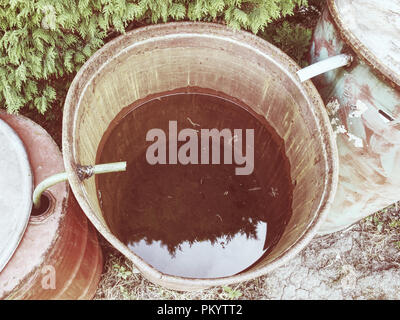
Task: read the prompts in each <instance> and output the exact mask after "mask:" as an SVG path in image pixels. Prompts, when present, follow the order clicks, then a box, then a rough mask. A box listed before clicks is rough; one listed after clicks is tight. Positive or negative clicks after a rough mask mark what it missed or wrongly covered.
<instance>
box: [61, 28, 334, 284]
mask: <svg viewBox="0 0 400 320" xmlns="http://www.w3.org/2000/svg"><path fill="white" fill-rule="evenodd" d="M297 70H299V67H298V66H297V65H296V64H295V63H294V62H293V61H292V60H291V59H290V58H289V57H288V56H286V55H285V54H284V53H283V52H281V51H280V50H279V49H277V48H276V47H274V46H272V45H271V44H269V43H267V42H265V41H264V40H262V39H260V38H258V37H256V36H254V35H252V34H250V33H247V32H242V31H233V30H231V29H229V28H227V27H225V26H221V25H216V24H207V23H170V24H162V25H155V26H150V27H145V28H140V29H137V30H134V31H132V32H129V33H127V34H126V35H123V36H120V37H118V38H117V39H115V40H113V41H111V42H110V43H108V44H107V45H105V46H104V47H103V48H102V49H101V50H99V51H98V52H97V53H95V54H94V55H93V56H92V57H91V58H90V59H89V61H88V62H87V63H86V64H85V65H84V66H83V67H82V69H81V70H80V71H79V73H78V74H77V76H76V77H75V79H74V81H73V83H72V85H71V87H70V89H69V92H68V96H67V99H66V102H65V108H64V119H63V152H64V154H63V155H64V163H65V166H66V170H67V172H68V174H69V182H70V184H71V187H72V190H73V192H74V194H75V196H76V198H77V200H78V202H79V204H80V205H81V207H82V209H83V210H84V211H85V213H86V215H87V216H88V218H89V219H90V220H91V221H92V222H93V224H94V225H95V226H96V228H97V229H98V230H99V231H100V233H101V234H102V235H103V236H104V237H105V238H106V239H107V240H108V241H109V242H110V243H111V244H112V245H113V246H114V247H115V248H117V249H118V250H119V251H121V252H122V253H123V254H124V255H125V256H127V257H128V258H129V259H130V260H132V262H133V263H134V264H135V266H136V267H137V268H138V269H139V271H140V272H142V274H143V275H144V276H145V277H146V278H147V279H149V280H151V281H153V282H155V283H158V284H160V285H163V286H165V287H168V288H172V289H178V290H194V289H200V288H206V287H209V286H215V285H227V284H230V283H235V282H239V281H245V280H249V279H252V278H254V277H257V276H261V275H263V274H265V273H267V272H269V271H271V270H272V269H274V268H275V267H277V266H279V265H281V264H283V263H285V262H287V261H288V259H290V258H291V257H293V256H294V255H295V254H297V253H298V252H299V251H300V250H301V249H303V248H304V247H305V246H306V245H307V244H308V242H309V241H310V240H311V238H312V237H313V236H314V235H315V234H316V232H317V230H318V228H319V226H320V225H321V222H322V221H323V218H324V216H325V214H326V212H327V210H328V209H329V206H330V203H331V201H332V198H333V196H334V194H335V189H336V183H337V166H338V163H337V154H336V144H335V141H334V137H333V133H332V129H331V126H330V124H329V119H328V117H327V115H326V112H325V110H324V104H323V102H322V100H321V98H320V96H319V94H318V92H317V91H316V89H315V88H314V86H313V84H312V83H311V82H310V81H307V82H305V83H300V82H299V81H298V79H297V76H296V74H295V72H296V71H297ZM187 86H196V87H201V88H206V89H207V88H208V89H212V90H215V91H218V92H222V93H223V94H226V95H228V96H230V97H233V98H236V99H239V100H241V101H243V102H244V103H245V104H246V105H248V106H250V107H251V108H252V109H253V110H254V111H255V112H257V113H258V114H261V115H263V116H264V117H265V118H266V119H267V120H268V121H269V123H270V124H271V125H272V126H273V127H274V129H275V130H276V132H277V133H278V134H279V135H280V136H281V137H282V138H283V139H284V141H285V149H286V155H287V156H288V158H289V161H290V163H291V177H292V183H293V184H294V185H295V188H294V194H293V214H292V218H291V219H290V221H289V223H288V225H287V227H286V229H285V231H284V233H283V235H282V237H281V239H280V241H279V243H278V244H277V245H276V247H275V248H274V249H273V250H272V251H271V253H270V254H269V255H268V256H267V257H265V258H264V259H263V260H262V261H260V262H259V263H257V264H256V265H255V266H253V267H251V268H250V269H249V270H247V271H245V272H243V273H239V274H237V275H234V276H229V277H224V278H215V279H194V278H183V277H175V276H171V275H167V274H163V273H161V272H159V271H158V270H156V269H155V268H153V267H152V266H151V265H149V264H147V263H146V262H144V261H143V260H142V259H140V258H139V257H138V256H137V255H135V254H134V253H133V252H131V251H130V250H129V249H128V247H126V246H125V245H124V244H123V243H122V242H120V241H119V240H118V239H117V238H116V237H115V235H113V234H112V233H111V232H110V230H109V228H108V226H107V224H106V222H105V220H104V217H103V216H102V211H101V209H100V206H99V203H98V199H97V194H96V186H95V179H94V178H89V179H87V180H84V181H81V180H80V179H79V176H78V174H77V173H76V169H77V167H79V165H89V164H93V163H95V159H96V152H97V149H98V146H99V142H100V139H101V138H102V135H103V133H104V132H105V130H106V129H107V127H108V125H109V124H110V122H111V121H112V120H113V119H114V117H115V116H116V115H117V114H118V113H119V112H120V111H121V109H123V108H124V107H126V106H128V105H130V104H131V103H133V102H134V101H136V100H138V99H141V98H145V97H146V96H148V95H151V94H154V93H157V92H165V91H170V90H174V89H177V88H183V87H187Z"/></svg>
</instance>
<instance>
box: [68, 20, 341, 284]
mask: <svg viewBox="0 0 400 320" xmlns="http://www.w3.org/2000/svg"><path fill="white" fill-rule="evenodd" d="M194 29H195V30H196V34H197V35H199V36H201V35H202V34H203V35H204V34H207V35H210V34H212V35H217V36H220V37H226V39H228V38H235V40H237V41H239V42H243V45H244V44H246V45H247V46H250V47H251V48H252V49H253V50H258V51H260V50H261V51H267V52H268V53H269V54H268V56H269V58H270V59H273V58H277V57H279V59H280V60H282V61H283V62H284V63H285V70H284V69H282V70H283V71H285V72H286V74H287V75H288V76H290V77H291V79H292V81H293V82H294V83H295V84H296V85H297V87H298V88H299V90H300V91H301V92H302V93H303V94H304V96H305V98H307V99H308V101H309V103H310V105H311V106H313V108H312V109H313V111H314V112H316V115H315V116H316V117H318V119H317V120H318V124H319V125H320V128H319V129H320V130H322V131H323V132H322V133H321V140H323V141H321V145H322V148H323V150H325V154H324V157H325V162H326V176H327V177H326V181H325V190H324V194H323V196H322V199H321V203H320V207H319V210H317V214H316V218H315V219H314V220H313V221H312V222H311V223H310V225H309V226H308V227H307V230H306V232H304V234H303V235H302V236H301V237H300V238H299V239H298V241H297V242H296V243H295V244H294V245H293V246H292V247H290V248H288V249H287V250H286V251H285V252H284V253H283V254H282V255H281V256H280V257H278V258H277V259H275V260H274V261H272V262H271V263H269V264H268V265H266V266H265V267H263V268H260V269H258V270H256V271H251V272H245V273H242V274H239V275H233V276H229V277H223V278H215V279H214V278H213V279H196V278H184V277H177V276H171V275H166V274H163V273H161V272H159V271H158V270H156V269H155V268H153V267H152V266H150V265H149V264H147V263H146V262H145V261H143V259H141V258H140V257H138V256H137V255H135V254H134V253H133V252H131V251H130V250H129V249H128V247H126V246H125V245H123V244H122V243H121V242H120V241H119V240H118V239H117V238H116V237H115V236H114V235H113V234H111V232H109V231H108V230H107V229H106V228H104V227H103V226H102V224H101V222H100V221H99V220H98V218H97V217H96V215H95V213H94V212H92V210H91V208H90V205H89V203H88V202H87V201H86V200H85V199H84V191H83V190H82V188H81V187H80V184H81V181H80V180H79V178H78V176H77V174H76V173H75V170H76V166H77V164H76V163H75V159H74V154H73V149H74V143H75V141H74V137H73V132H74V129H75V128H74V124H75V117H74V116H76V114H75V112H76V107H77V106H76V105H72V103H73V100H74V98H75V97H77V96H79V97H81V96H80V93H81V90H82V88H83V86H84V84H85V83H86V80H87V79H88V77H85V75H86V76H87V75H90V74H93V73H95V72H96V70H98V69H99V68H93V64H94V62H101V64H102V65H105V64H107V62H108V61H111V60H112V59H113V58H114V54H112V55H110V51H111V52H112V49H113V47H114V46H116V45H117V44H122V43H124V41H127V40H129V39H130V38H135V36H138V37H140V33H145V32H150V33H153V34H154V33H156V32H157V31H159V30H164V31H165V30H168V31H169V33H171V34H173V33H185V31H186V33H187V34H193V32H194V31H193V30H194ZM189 31H190V32H189ZM120 49H121V48H120ZM265 55H266V54H265ZM274 61H275V60H274ZM280 67H281V68H283V66H280ZM299 69H300V67H299V66H298V65H297V64H296V63H295V62H294V61H293V60H292V59H291V58H289V57H288V56H287V55H286V54H285V53H283V52H282V51H281V50H279V49H278V48H276V47H274V46H273V45H272V44H270V43H268V42H267V41H265V40H263V39H261V38H259V37H257V36H255V35H253V34H251V33H249V32H246V31H237V30H232V29H230V28H228V27H226V26H223V25H220V24H215V23H204V22H173V23H165V24H156V25H150V26H146V27H141V28H138V29H135V30H132V31H130V32H128V33H126V34H125V35H121V36H119V37H117V38H115V39H113V40H112V41H110V42H108V43H107V44H106V45H105V46H103V47H102V48H101V49H99V50H98V51H97V52H96V53H95V54H94V55H93V56H92V57H91V58H90V59H89V60H88V61H87V62H86V63H85V64H84V65H83V67H82V68H81V69H80V70H79V72H78V73H77V75H76V76H75V78H74V80H73V82H72V84H71V86H70V88H69V90H68V94H67V97H66V100H65V103H64V114H63V128H62V148H63V158H64V165H65V168H66V170H67V172H68V180H69V183H70V185H71V189H72V191H73V193H74V194H75V196H76V199H77V201H78V203H79V204H80V206H81V207H82V209H83V211H84V212H85V214H86V216H87V217H88V219H89V220H90V221H91V222H92V223H93V225H94V226H95V227H96V229H97V230H98V231H99V232H100V233H101V234H102V235H103V236H104V237H105V238H106V239H107V240H108V241H109V242H110V243H111V244H112V245H113V246H114V247H115V248H116V249H117V250H119V251H120V252H121V253H123V254H124V255H125V256H126V257H128V258H129V259H130V260H131V261H132V262H133V264H134V265H135V266H136V267H137V268H138V270H139V271H141V272H142V273H143V274H145V276H147V277H148V278H151V279H153V280H156V281H157V280H159V281H162V282H163V283H165V282H168V283H169V284H171V286H170V287H172V286H174V287H179V286H180V285H184V286H185V287H186V288H185V289H183V290H188V289H187V287H192V288H194V289H199V288H207V287H211V286H218V285H227V284H232V283H237V282H241V281H246V280H250V279H254V278H256V277H258V276H261V275H264V274H266V273H268V272H270V271H272V270H273V269H275V268H276V267H278V266H280V265H282V264H285V263H287V262H288V261H289V260H290V259H291V258H292V257H293V256H295V255H296V254H297V253H299V252H300V251H301V250H302V249H304V247H305V246H306V245H307V244H308V243H309V242H310V241H311V239H312V238H313V237H314V236H315V235H316V234H317V231H318V229H319V227H320V225H321V224H322V223H323V220H324V219H325V217H326V215H327V212H328V210H329V206H330V204H331V203H332V202H333V198H334V195H335V192H336V187H337V182H338V153H337V148H336V140H335V136H334V134H333V130H332V127H331V126H330V122H329V118H328V115H327V113H326V112H325V106H324V103H323V101H322V99H321V97H320V95H319V93H318V91H317V90H316V88H315V87H314V85H313V84H312V82H311V81H310V80H308V81H306V82H304V83H300V81H299V79H298V78H297V75H296V71H298V70H299ZM82 78H85V80H83V81H82Z"/></svg>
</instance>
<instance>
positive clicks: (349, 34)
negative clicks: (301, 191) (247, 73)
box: [311, 0, 400, 234]
mask: <svg viewBox="0 0 400 320" xmlns="http://www.w3.org/2000/svg"><path fill="white" fill-rule="evenodd" d="M399 12H400V2H399V1H395V0H388V1H379V0H353V1H347V0H329V1H328V2H327V7H326V9H325V11H324V13H323V15H322V16H321V18H320V20H319V22H318V24H317V26H316V28H315V31H314V35H313V40H312V47H311V62H312V63H316V62H319V61H323V60H325V59H326V58H328V57H333V56H336V55H338V54H343V53H346V54H350V55H352V56H353V62H352V64H351V65H350V66H349V67H347V68H340V69H336V70H333V71H329V72H327V73H325V74H322V75H320V76H318V77H316V78H315V79H314V80H313V81H314V83H315V85H316V86H317V88H318V90H319V92H320V94H321V96H322V98H323V99H324V101H325V103H326V104H327V106H328V107H329V108H328V109H329V113H330V118H331V121H332V125H333V127H334V128H335V130H336V131H337V132H338V134H337V145H338V152H339V163H340V168H339V184H338V189H337V192H336V197H335V200H334V202H333V204H332V207H331V210H330V212H329V214H328V217H327V219H326V221H325V223H324V224H323V225H322V227H321V229H320V231H319V232H320V233H321V234H326V233H332V232H335V231H339V230H342V229H345V228H347V227H349V226H350V225H352V224H353V223H355V222H357V221H359V220H360V219H362V218H364V217H366V216H368V215H370V214H372V213H374V212H377V211H378V210H381V209H383V208H385V207H386V206H389V205H391V204H392V203H394V202H396V201H398V200H400V165H399V162H400V49H399V48H400V37H399V34H400V18H399Z"/></svg>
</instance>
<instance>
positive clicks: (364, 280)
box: [260, 225, 400, 300]
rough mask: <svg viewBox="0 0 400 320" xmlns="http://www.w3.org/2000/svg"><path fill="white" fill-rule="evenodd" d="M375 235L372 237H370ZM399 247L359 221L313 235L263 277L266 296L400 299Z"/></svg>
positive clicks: (387, 237)
mask: <svg viewBox="0 0 400 320" xmlns="http://www.w3.org/2000/svg"><path fill="white" fill-rule="evenodd" d="M371 237H372V239H371ZM399 260H400V251H399V250H398V249H397V248H396V247H395V246H393V243H390V236H387V235H385V234H382V235H379V234H371V233H369V232H367V231H363V230H362V228H360V227H359V226H358V225H355V226H354V227H353V228H352V229H350V230H348V231H344V232H337V233H334V234H332V235H326V236H321V237H317V238H315V239H313V241H312V242H311V243H310V245H309V246H308V247H307V248H305V249H304V250H303V251H302V252H301V253H300V254H299V255H298V256H297V257H295V258H294V259H292V260H291V261H290V262H289V263H288V264H287V265H285V266H282V267H280V268H278V269H276V270H275V271H273V272H272V273H270V274H269V275H267V276H264V277H263V278H262V280H263V282H264V288H265V293H264V296H263V297H260V298H264V299H279V300H281V299H340V300H343V299H351V300H353V299H368V300H369V299H400V263H399Z"/></svg>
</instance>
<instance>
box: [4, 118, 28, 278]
mask: <svg viewBox="0 0 400 320" xmlns="http://www.w3.org/2000/svg"><path fill="white" fill-rule="evenodd" d="M0 141H1V143H0V271H1V270H2V269H3V268H4V266H5V265H6V264H7V262H8V261H9V260H10V258H11V257H12V255H13V253H14V251H15V249H16V248H17V247H18V244H19V242H20V240H21V238H22V236H23V234H24V232H25V228H26V226H27V224H28V220H29V217H30V214H31V210H32V188H33V176H32V172H31V167H30V164H29V160H28V155H27V153H26V150H25V147H24V145H23V143H22V141H21V139H20V138H19V137H18V135H17V134H16V133H15V131H14V130H13V129H12V128H11V127H10V126H9V125H8V124H7V123H5V122H4V121H3V120H0Z"/></svg>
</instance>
